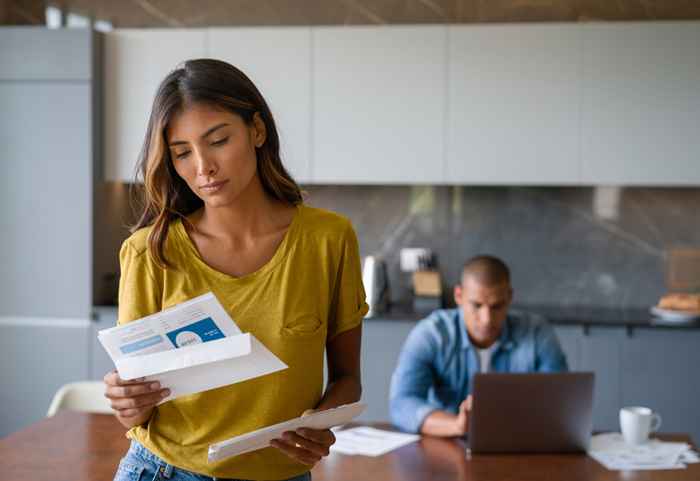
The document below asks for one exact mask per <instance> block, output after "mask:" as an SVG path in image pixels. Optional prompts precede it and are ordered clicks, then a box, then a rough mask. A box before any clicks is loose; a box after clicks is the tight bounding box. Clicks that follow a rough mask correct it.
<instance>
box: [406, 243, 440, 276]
mask: <svg viewBox="0 0 700 481" xmlns="http://www.w3.org/2000/svg"><path fill="white" fill-rule="evenodd" d="M432 253H433V251H432V250H431V249H428V248H425V247H404V248H403V249H401V251H400V252H399V260H400V262H399V263H400V265H401V271H402V272H415V271H417V270H418V267H419V260H420V259H421V258H427V257H430V256H431V255H432Z"/></svg>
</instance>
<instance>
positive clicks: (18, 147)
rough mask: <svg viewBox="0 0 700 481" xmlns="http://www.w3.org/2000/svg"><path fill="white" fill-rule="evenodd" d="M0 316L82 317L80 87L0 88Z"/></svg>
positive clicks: (86, 190) (85, 177) (85, 303)
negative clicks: (0, 169) (0, 168)
mask: <svg viewBox="0 0 700 481" xmlns="http://www.w3.org/2000/svg"><path fill="white" fill-rule="evenodd" d="M0 106H1V107H0V146H2V147H0V166H2V169H3V173H2V175H0V209H1V212H2V215H0V316H3V315H13V316H32V317H73V318H76V317H77V318H84V319H86V318H88V317H89V314H90V306H91V305H92V267H91V252H92V175H93V174H92V167H93V157H92V149H91V145H92V126H91V122H92V114H91V88H90V85H89V84H88V83H87V82H82V81H81V82H0Z"/></svg>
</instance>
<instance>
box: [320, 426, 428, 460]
mask: <svg viewBox="0 0 700 481" xmlns="http://www.w3.org/2000/svg"><path fill="white" fill-rule="evenodd" d="M419 439H420V436H418V435H416V434H404V433H396V432H392V431H383V430H381V429H375V428H370V427H357V428H351V429H344V430H342V431H336V432H335V444H334V445H333V446H331V451H334V452H338V453H342V454H351V455H360V456H381V455H383V454H386V453H388V452H390V451H393V450H394V449H398V448H400V447H401V446H405V445H407V444H411V443H414V442H416V441H418V440H419Z"/></svg>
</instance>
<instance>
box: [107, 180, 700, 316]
mask: <svg viewBox="0 0 700 481" xmlns="http://www.w3.org/2000/svg"><path fill="white" fill-rule="evenodd" d="M304 188H305V190H306V191H307V192H308V196H307V199H306V202H307V203H308V204H310V205H313V206H317V207H322V208H325V209H330V210H333V211H336V212H339V213H342V214H344V215H346V216H348V217H349V218H350V219H351V220H352V222H353V224H354V226H355V229H356V231H357V234H358V238H359V241H360V250H361V254H362V256H366V255H369V254H380V255H382V256H383V257H384V258H385V260H386V261H387V268H388V274H389V280H390V284H391V294H392V300H393V301H395V302H399V303H401V302H406V301H408V300H410V296H411V291H410V286H409V280H410V279H409V277H408V276H407V275H406V274H403V273H401V272H400V269H399V250H400V249H401V248H402V247H430V248H432V249H433V250H434V251H435V252H436V253H437V255H438V261H439V268H440V271H441V272H442V275H443V284H444V286H445V291H446V293H447V294H446V296H445V297H446V298H448V300H449V297H450V295H449V292H450V291H451V286H452V285H453V284H454V282H455V281H456V280H457V279H458V277H459V272H460V267H461V265H462V264H463V262H464V260H466V259H467V258H468V257H470V256H472V255H475V254H480V253H487V254H492V255H496V256H499V257H501V258H503V259H504V260H505V261H506V262H507V263H508V265H509V266H510V267H511V270H512V274H513V284H514V287H515V301H516V303H518V304H547V305H555V306H574V305H575V306H595V307H611V308H638V307H642V308H646V307H648V306H649V305H651V304H653V303H656V301H657V300H658V298H659V296H660V295H662V294H663V293H664V292H665V291H666V290H667V286H666V274H667V267H666V266H667V257H668V252H669V250H671V249H674V248H679V247H691V248H700V188H621V189H618V188H594V187H537V188H531V187H527V188H522V187H467V186H462V187H449V186H379V185H378V186H328V185H326V186H318V185H316V186H305V187H304ZM127 198H128V196H127V191H126V186H125V185H123V184H109V183H107V184H103V185H102V186H101V187H100V189H99V192H98V195H97V199H98V203H99V204H101V205H100V206H99V207H98V210H97V212H96V214H97V215H96V219H97V225H96V233H95V241H96V244H97V246H96V249H95V254H96V259H95V270H96V272H95V279H96V280H97V282H98V285H96V286H95V303H96V304H110V303H112V302H113V299H114V298H115V294H116V293H114V292H112V290H113V289H114V287H115V286H116V282H115V280H114V274H113V273H116V272H118V266H119V264H118V251H119V245H120V243H121V241H122V240H123V239H124V238H125V237H126V236H127V235H128V232H127V231H126V229H125V227H124V226H125V225H126V224H128V221H129V220H130V218H132V216H130V215H129V210H128V204H127ZM698 280H700V273H698Z"/></svg>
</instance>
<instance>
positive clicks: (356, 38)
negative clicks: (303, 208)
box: [312, 26, 447, 184]
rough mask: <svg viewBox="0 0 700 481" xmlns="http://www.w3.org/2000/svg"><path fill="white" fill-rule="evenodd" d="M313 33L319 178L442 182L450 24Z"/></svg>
mask: <svg viewBox="0 0 700 481" xmlns="http://www.w3.org/2000/svg"><path fill="white" fill-rule="evenodd" d="M312 35H313V61H312V62H313V63H312V65H313V120H312V132H313V136H312V139H313V140H312V142H313V160H312V173H313V174H312V175H313V180H314V182H316V183H343V184H347V183H364V184H401V183H403V184H420V183H440V182H442V180H443V178H444V138H445V136H444V130H445V129H444V124H445V122H444V111H445V71H446V58H445V56H446V51H447V49H446V39H447V38H446V37H447V36H446V27H442V26H409V27H406V26H400V27H397V26H387V27H379V28H378V27H342V28H338V27H320V28H314V29H313V31H312Z"/></svg>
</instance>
